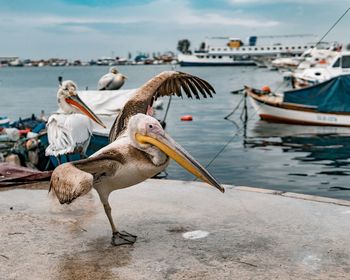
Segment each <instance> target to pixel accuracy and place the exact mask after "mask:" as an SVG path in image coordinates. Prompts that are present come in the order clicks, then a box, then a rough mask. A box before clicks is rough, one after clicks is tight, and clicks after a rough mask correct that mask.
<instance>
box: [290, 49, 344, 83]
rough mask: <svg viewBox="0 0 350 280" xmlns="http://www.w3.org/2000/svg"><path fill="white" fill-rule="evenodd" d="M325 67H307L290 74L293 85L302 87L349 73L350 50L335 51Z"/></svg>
mask: <svg viewBox="0 0 350 280" xmlns="http://www.w3.org/2000/svg"><path fill="white" fill-rule="evenodd" d="M325 65H326V67H324V66H323V67H321V65H320V64H318V65H317V67H313V68H308V69H305V70H303V71H300V72H296V73H294V74H293V75H292V81H293V83H292V84H293V87H294V88H302V87H306V86H311V85H315V84H318V83H321V82H324V81H326V80H329V79H331V78H333V77H337V76H339V75H348V74H350V51H343V52H337V53H336V56H333V58H332V60H331V62H330V63H329V64H325Z"/></svg>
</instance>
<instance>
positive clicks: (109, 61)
mask: <svg viewBox="0 0 350 280" xmlns="http://www.w3.org/2000/svg"><path fill="white" fill-rule="evenodd" d="M148 64H149V65H157V64H177V56H176V55H175V53H173V52H171V51H168V52H165V53H162V54H161V53H157V54H156V53H153V54H152V55H149V54H146V53H140V54H138V55H137V56H135V57H134V58H133V59H132V58H131V54H129V56H128V58H124V57H118V56H117V57H101V58H98V59H91V60H89V61H83V60H80V59H76V60H68V59H65V58H50V59H39V60H32V59H23V60H21V59H19V57H17V56H8V57H6V56H2V57H0V68H2V67H44V66H52V67H57V66H93V65H97V66H114V65H148Z"/></svg>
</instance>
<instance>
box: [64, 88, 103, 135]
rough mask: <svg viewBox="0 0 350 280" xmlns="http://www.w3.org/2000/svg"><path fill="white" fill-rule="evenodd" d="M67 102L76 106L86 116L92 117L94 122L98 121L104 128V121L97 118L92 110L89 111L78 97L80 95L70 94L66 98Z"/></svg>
mask: <svg viewBox="0 0 350 280" xmlns="http://www.w3.org/2000/svg"><path fill="white" fill-rule="evenodd" d="M66 101H67V103H69V104H70V105H72V106H74V107H75V108H77V109H78V110H79V111H80V112H81V113H83V114H84V115H86V116H88V117H89V118H90V119H92V120H93V121H94V122H96V123H98V124H99V125H101V126H103V127H104V128H106V126H105V125H104V123H103V122H102V121H101V120H100V119H99V117H98V116H96V115H95V113H94V112H92V111H91V109H90V108H89V107H88V106H87V105H86V104H85V103H84V102H83V101H82V100H81V99H80V97H79V96H78V95H77V94H75V95H71V96H69V97H68V98H66Z"/></svg>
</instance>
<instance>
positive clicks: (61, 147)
mask: <svg viewBox="0 0 350 280" xmlns="http://www.w3.org/2000/svg"><path fill="white" fill-rule="evenodd" d="M76 90H77V86H76V84H75V83H74V82H73V81H70V80H67V81H63V82H62V83H61V85H60V86H59V89H58V92H57V101H58V106H59V112H58V113H57V114H53V115H51V116H50V117H49V119H48V121H47V125H46V126H47V136H48V141H49V146H48V147H47V148H46V151H45V154H46V156H55V157H59V156H60V155H63V154H67V153H73V152H78V153H80V154H82V155H85V152H86V149H87V147H88V145H89V142H90V137H91V134H92V123H91V120H93V121H94V122H96V123H98V124H99V125H101V126H103V127H105V125H104V124H103V122H102V121H101V120H100V119H99V118H98V117H97V116H96V115H95V114H94V113H93V112H92V111H91V110H90V108H89V107H88V106H87V105H85V103H84V102H83V101H82V100H81V99H80V98H79V96H78V94H77V93H76Z"/></svg>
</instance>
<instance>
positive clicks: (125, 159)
mask: <svg viewBox="0 0 350 280" xmlns="http://www.w3.org/2000/svg"><path fill="white" fill-rule="evenodd" d="M182 90H183V91H184V92H185V93H186V95H187V96H188V97H190V98H191V97H192V95H194V96H195V97H196V98H199V95H200V94H201V95H202V96H203V97H207V96H210V97H212V94H213V93H215V92H214V89H213V88H212V87H211V86H210V85H209V83H207V82H206V81H204V80H202V79H200V78H198V77H195V76H192V75H189V74H185V73H181V72H176V71H169V72H163V73H161V74H159V75H157V76H155V77H154V78H153V79H151V80H150V81H149V82H147V83H146V84H145V85H143V86H142V87H140V88H139V89H138V90H137V91H136V92H135V94H134V96H133V97H132V98H130V100H129V101H128V102H127V103H126V104H125V106H124V108H123V109H122V111H121V113H120V114H119V115H118V117H117V119H116V121H115V123H114V125H113V127H112V129H111V133H110V140H111V143H110V144H109V145H107V146H106V147H104V148H102V149H101V150H99V151H97V152H96V153H95V154H93V155H92V156H90V157H89V158H88V159H84V160H80V161H76V162H71V163H65V164H62V165H60V166H59V167H57V168H56V169H55V170H54V172H53V174H52V178H51V182H50V190H51V189H52V190H53V192H54V193H55V195H56V196H57V198H58V200H59V201H60V202H61V203H70V202H72V201H73V200H74V199H75V198H77V197H79V196H81V195H84V194H86V193H87V192H89V191H90V190H91V189H92V188H95V189H96V191H97V193H98V194H99V197H100V199H101V202H102V204H103V206H104V209H105V212H106V215H107V217H108V220H109V222H110V225H111V228H112V233H113V235H112V244H113V245H121V244H132V243H134V242H135V241H136V236H134V235H132V234H129V233H127V232H123V231H119V230H118V229H117V227H116V226H115V224H114V222H113V218H112V215H111V207H110V205H109V202H108V197H109V194H110V193H111V192H112V191H114V190H118V189H123V188H127V187H130V186H133V185H135V184H138V183H140V182H142V181H144V180H146V179H148V178H151V177H153V176H154V175H156V174H157V173H159V172H161V171H162V170H164V169H165V168H166V167H167V166H168V164H169V161H170V158H172V159H174V160H175V161H176V162H177V163H178V164H180V165H181V166H182V167H183V168H185V169H186V170H188V171H189V172H191V173H192V174H194V175H195V176H196V177H198V178H200V179H201V180H203V181H204V182H207V183H208V184H210V185H212V186H214V187H215V188H217V189H219V190H220V191H221V192H224V188H223V187H222V186H221V185H220V184H219V183H218V182H217V180H216V179H215V178H214V177H213V176H212V175H211V174H210V173H209V172H208V171H207V170H206V169H205V168H204V167H203V166H201V165H200V164H199V163H198V162H197V161H196V160H195V159H194V158H193V157H192V156H191V155H190V154H189V153H188V152H186V151H185V150H184V149H183V148H182V147H181V146H180V145H179V144H177V143H176V142H175V141H174V140H173V139H172V138H171V137H170V136H169V135H168V134H167V133H166V132H165V131H164V130H163V128H162V126H161V125H160V123H159V122H158V121H157V120H156V119H154V118H153V117H151V116H149V115H147V112H149V111H150V108H151V107H152V104H153V101H154V100H155V99H157V98H158V97H160V96H165V95H171V94H176V95H178V96H182Z"/></svg>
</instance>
